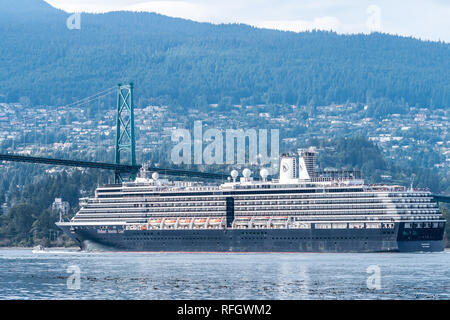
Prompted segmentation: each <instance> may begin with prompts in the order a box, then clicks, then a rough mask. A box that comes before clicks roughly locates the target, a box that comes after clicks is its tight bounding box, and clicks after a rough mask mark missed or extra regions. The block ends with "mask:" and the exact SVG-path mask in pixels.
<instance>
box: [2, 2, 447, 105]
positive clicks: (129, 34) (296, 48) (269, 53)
mask: <svg viewBox="0 0 450 320" xmlns="http://www.w3.org/2000/svg"><path fill="white" fill-rule="evenodd" d="M68 16H69V14H68V13H65V12H63V11H60V10H57V9H55V8H52V7H51V6H50V5H48V4H46V3H45V2H43V1H40V0H3V1H2V9H1V10H0V33H1V35H2V36H1V37H0V57H1V59H2V60H1V61H2V63H1V64H0V99H1V100H3V101H10V102H11V101H18V100H19V99H20V98H21V97H28V98H29V99H30V101H31V104H47V105H48V104H59V105H62V104H66V103H69V102H71V101H73V100H74V99H77V98H82V97H85V96H88V95H90V94H93V93H96V92H98V91H101V90H102V89H104V88H108V87H111V86H113V85H116V84H117V83H118V82H121V81H129V80H132V81H134V82H135V84H136V97H138V98H139V99H140V100H138V101H137V102H138V103H147V102H151V101H152V100H154V99H157V100H158V101H160V102H161V101H163V102H165V103H167V104H169V105H171V104H177V105H179V106H182V107H183V108H185V109H188V108H189V107H191V106H200V107H201V106H206V105H207V104H208V103H220V102H221V101H230V100H231V102H232V103H236V104H258V103H289V104H299V105H304V104H310V105H319V104H329V103H332V102H335V103H342V102H346V101H355V102H365V101H368V100H369V99H373V98H382V99H384V100H383V101H385V103H383V105H382V106H380V109H382V108H384V109H386V110H384V109H383V112H402V111H404V110H403V109H402V108H403V106H405V105H409V106H414V105H417V106H421V107H449V106H450V93H449V91H450V90H449V88H450V83H449V81H448V80H449V78H448V70H450V45H449V44H446V43H437V42H423V41H419V40H415V39H412V38H404V37H397V36H391V35H385V34H378V33H375V34H371V35H337V34H335V33H331V32H306V33H293V32H281V31H274V30H263V29H256V28H253V27H250V26H247V25H239V24H232V25H212V24H207V23H197V22H193V21H188V20H183V19H174V18H169V17H165V16H162V15H158V14H152V13H132V12H113V13H107V14H82V16H81V29H80V30H69V29H67V27H66V19H67V17H68ZM1 100H0V101H1ZM25 101H28V100H27V99H25ZM386 101H387V102H386Z"/></svg>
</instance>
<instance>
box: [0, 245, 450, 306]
mask: <svg viewBox="0 0 450 320" xmlns="http://www.w3.org/2000/svg"><path fill="white" fill-rule="evenodd" d="M0 299H77V300H79V299H450V251H446V252H441V253H358V254H347V253H335V254H333V253H329V254H328V253H298V254H295V253H286V254H280V253H261V254H255V253H251V254H246V253H113V252H104V253H88V252H80V251H77V250H49V251H48V252H44V253H33V252H32V250H31V249H20V250H18V249H0Z"/></svg>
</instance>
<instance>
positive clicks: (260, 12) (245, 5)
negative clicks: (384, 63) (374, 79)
mask: <svg viewBox="0 0 450 320" xmlns="http://www.w3.org/2000/svg"><path fill="white" fill-rule="evenodd" d="M46 1H47V2H48V3H50V4H51V5H53V6H54V7H57V8H60V9H63V10H65V11H67V12H107V11H114V10H131V11H149V12H157V13H161V14H164V15H167V16H171V17H179V18H185V19H191V20H195V21H201V22H212V23H234V22H239V23H246V24H250V25H252V26H257V27H264V28H272V29H280V30H289V31H296V32H299V31H304V30H311V29H321V30H333V31H336V32H338V33H368V32H370V31H381V32H385V33H391V34H399V35H406V36H413V37H416V38H420V39H426V40H442V41H446V42H450V0H373V1H367V0H225V1H224V0H220V1H218V0H184V1H183V0H181V1H178V0H163V1H142V0H141V1H139V0H46Z"/></svg>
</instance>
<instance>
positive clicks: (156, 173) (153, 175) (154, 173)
mask: <svg viewBox="0 0 450 320" xmlns="http://www.w3.org/2000/svg"><path fill="white" fill-rule="evenodd" d="M158 178H159V173H158V172H153V174H152V179H153V180H158Z"/></svg>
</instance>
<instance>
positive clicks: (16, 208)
mask: <svg viewBox="0 0 450 320" xmlns="http://www.w3.org/2000/svg"><path fill="white" fill-rule="evenodd" d="M35 179H36V181H35V182H34V183H27V184H26V185H25V186H24V187H20V186H19V187H16V188H13V190H12V191H11V190H10V192H9V193H8V196H9V197H8V202H9V204H10V205H11V208H10V210H9V213H8V215H7V216H0V245H19V246H32V245H36V244H43V245H46V246H47V245H71V244H73V243H71V242H70V240H69V239H68V238H67V237H66V236H64V235H62V234H61V231H60V230H59V229H58V228H57V227H56V225H55V222H56V221H58V220H59V213H58V212H54V211H52V210H51V204H52V203H53V201H54V200H55V198H62V199H63V200H64V201H68V202H69V204H70V207H71V210H70V212H69V214H68V215H67V216H65V217H63V218H64V219H65V220H66V221H67V220H68V219H69V218H70V217H71V216H73V214H74V213H75V212H76V211H77V209H78V199H79V198H80V196H86V195H92V194H93V190H94V189H95V187H97V185H98V183H102V182H103V183H104V182H106V176H105V175H104V173H102V172H100V171H96V170H92V171H90V170H86V171H81V170H74V171H72V172H70V173H66V172H65V171H63V172H61V173H58V174H53V175H41V176H40V177H36V178H35ZM55 235H56V236H55Z"/></svg>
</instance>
